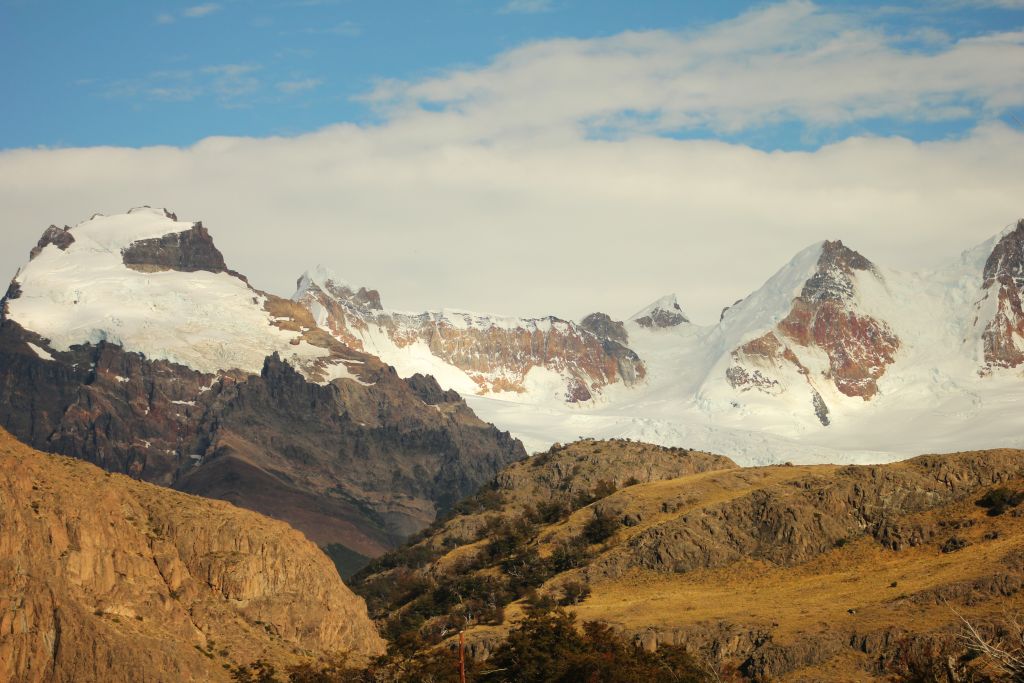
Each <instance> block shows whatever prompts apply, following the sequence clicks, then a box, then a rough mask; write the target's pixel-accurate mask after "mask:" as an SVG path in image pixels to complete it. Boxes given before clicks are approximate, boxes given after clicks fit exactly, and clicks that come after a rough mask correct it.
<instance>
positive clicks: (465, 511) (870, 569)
mask: <svg viewBox="0 0 1024 683" xmlns="http://www.w3.org/2000/svg"><path fill="white" fill-rule="evenodd" d="M1022 491H1024V452H1021V451H1016V450H992V451H984V452H969V453H956V454H950V455H942V456H922V457H919V458H915V459H913V460H909V461H906V462H902V463H895V464H891V465H884V466H870V467H868V466H865V467H839V466H806V467H793V466H776V467H763V468H751V469H739V468H736V467H735V466H734V465H733V464H732V463H731V462H730V461H728V460H727V459H725V458H720V457H717V456H712V455H709V454H703V453H695V452H689V451H685V450H680V449H664V448H660V447H656V446H648V445H645V444H637V443H630V442H625V441H610V442H594V441H580V442H577V443H574V444H571V445H567V446H556V447H555V448H553V449H552V450H551V451H549V452H548V453H546V454H542V455H540V456H537V457H536V458H534V459H531V460H530V461H528V462H523V463H518V464H516V465H513V466H512V467H510V468H508V469H507V470H506V471H505V472H503V473H502V474H501V475H499V477H498V478H497V480H496V482H495V484H494V485H493V486H491V487H488V488H486V489H485V490H483V491H481V492H480V493H479V494H478V495H477V496H475V497H473V498H471V499H469V500H467V501H464V502H463V503H462V504H461V505H459V506H458V508H457V511H458V514H456V515H455V516H453V517H451V518H450V519H448V520H445V521H443V522H439V523H437V524H435V525H434V526H433V527H432V528H431V529H429V530H427V532H425V533H424V534H423V535H422V536H421V537H420V538H418V539H415V540H414V542H413V543H411V544H410V545H408V546H407V547H405V548H403V549H402V550H400V551H397V552H396V553H392V554H389V555H386V556H384V557H383V558H380V559H379V560H378V561H376V562H375V563H373V564H372V565H371V566H370V567H368V568H367V569H366V570H364V571H363V572H362V573H360V574H359V575H357V577H356V578H355V579H354V582H353V587H354V589H355V590H356V591H357V592H359V593H360V594H362V595H363V596H364V597H366V599H367V602H368V604H369V606H370V610H371V615H372V616H374V617H376V618H377V619H378V620H379V623H380V624H381V626H382V632H383V633H384V634H385V635H386V637H388V638H389V640H390V641H391V647H392V652H395V653H405V654H412V653H415V652H420V653H422V652H425V651H430V650H431V648H437V647H440V648H441V649H440V650H438V651H444V650H445V648H446V647H450V646H451V645H452V638H453V634H454V633H457V632H458V631H459V630H463V631H464V633H465V638H466V641H467V647H468V651H469V653H470V655H471V656H472V657H473V658H474V659H477V660H479V661H480V662H481V664H480V665H479V666H478V668H477V670H478V671H482V672H486V671H487V670H488V667H487V661H488V659H489V658H491V657H493V656H494V655H495V653H498V654H499V655H501V656H503V654H502V653H503V652H504V651H503V650H501V646H502V643H503V642H504V641H505V639H506V638H507V636H508V635H509V633H510V632H511V633H519V632H520V630H521V628H522V625H523V624H524V620H527V622H528V621H529V619H528V616H529V615H534V618H535V617H536V615H537V614H543V613H545V612H549V611H550V610H551V609H553V608H556V607H557V606H559V605H561V606H562V608H564V609H568V610H571V611H573V612H574V613H575V614H576V616H577V622H578V623H579V624H582V623H584V622H600V623H602V624H605V625H607V626H608V627H610V628H611V630H612V631H613V632H614V633H616V634H618V635H619V636H620V637H622V638H624V639H625V640H626V641H628V642H631V643H634V644H635V645H636V646H637V647H638V648H639V649H640V650H642V651H652V652H653V651H661V650H665V649H666V648H669V649H671V648H673V647H676V648H679V649H683V650H686V651H687V652H689V653H690V654H691V655H692V656H693V658H694V660H695V661H696V662H698V663H699V664H701V665H702V666H705V667H706V668H708V669H709V670H710V669H713V670H715V671H716V672H717V675H719V676H722V677H726V678H728V677H729V676H735V677H737V678H745V679H753V680H793V681H849V680H853V679H856V680H894V678H893V677H894V676H895V677H897V678H896V679H897V680H915V678H914V676H915V675H920V676H923V677H919V678H918V679H917V680H931V679H929V678H928V677H927V676H928V675H932V674H927V673H925V674H921V673H920V671H918V673H916V674H915V671H917V669H918V668H920V667H927V666H932V665H934V666H942V667H947V666H948V667H951V669H950V670H953V669H955V670H956V671H958V672H961V673H957V674H956V675H958V676H959V675H963V676H966V675H967V674H964V673H962V672H964V671H967V670H968V669H970V668H974V669H977V670H978V671H981V669H980V668H979V667H982V665H983V664H984V661H983V659H982V658H974V657H972V656H971V655H970V653H968V651H967V649H966V647H965V646H964V644H963V643H962V642H960V641H958V640H957V634H958V633H959V632H960V631H961V629H962V622H961V621H960V616H958V615H962V616H963V617H964V618H966V619H968V620H969V621H970V622H972V623H975V624H978V625H979V627H980V628H981V629H982V631H983V633H984V634H986V635H989V636H991V637H993V638H999V637H1001V636H1000V628H1002V627H1004V626H1005V619H1004V617H1005V615H1006V614H1012V613H1015V612H1020V611H1021V610H1022V609H1024V594H1022V593H1021V588H1022V587H1024V525H1022V520H1021V514H1022V512H1024V506H1022V507H1017V505H1016V504H1017V503H1019V501H1020V500H1021V499H1022V498H1024V496H1022V495H1018V494H1019V492H1022ZM996 513H998V514H996ZM1003 630H1004V631H1005V629H1003ZM1005 635H1006V633H1003V634H1002V636H1005ZM506 650H507V646H506ZM476 675H479V674H476ZM934 675H935V676H938V675H939V674H938V673H935V674H934ZM973 675H975V678H973V679H971V678H966V677H964V678H961V679H960V680H988V679H986V678H984V675H983V673H978V672H976V673H975V674H973ZM901 676H902V679H901V678H899V677H901ZM481 680H494V679H493V678H490V677H486V676H485V677H484V678H482V679H481Z"/></svg>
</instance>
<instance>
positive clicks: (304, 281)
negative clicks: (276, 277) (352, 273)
mask: <svg viewBox="0 0 1024 683" xmlns="http://www.w3.org/2000/svg"><path fill="white" fill-rule="evenodd" d="M310 284H313V285H316V286H318V287H320V289H323V290H325V291H326V289H327V287H328V286H329V285H333V286H335V287H338V288H345V289H351V287H350V286H349V284H348V283H347V282H346V281H345V280H344V279H342V278H341V277H340V276H339V275H338V274H337V273H336V272H334V270H333V269H332V268H330V267H328V266H325V265H323V264H322V263H318V264H316V265H315V266H313V267H312V268H310V269H308V270H307V271H306V272H304V273H303V274H302V276H301V277H299V280H298V283H297V286H298V288H299V289H303V288H304V286H308V285H310Z"/></svg>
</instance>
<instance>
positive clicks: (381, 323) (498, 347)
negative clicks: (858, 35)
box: [293, 268, 646, 403]
mask: <svg viewBox="0 0 1024 683" xmlns="http://www.w3.org/2000/svg"><path fill="white" fill-rule="evenodd" d="M293 298H294V300H295V301H296V302H298V303H300V304H302V305H303V306H305V307H306V308H308V309H309V310H310V311H311V312H312V314H313V316H314V318H316V320H317V324H319V325H320V326H321V327H323V328H324V329H327V330H329V331H330V332H331V334H332V335H334V337H335V338H336V339H338V340H339V341H341V342H342V343H344V344H347V345H348V346H350V347H352V348H355V349H360V350H363V349H367V350H370V349H382V348H387V347H389V346H390V347H393V351H389V352H388V353H386V354H385V360H391V361H393V362H395V363H398V362H400V360H399V359H401V358H403V357H404V356H403V354H408V353H413V352H415V351H416V349H417V348H419V349H421V351H422V352H423V353H425V354H428V355H429V356H433V357H434V358H436V359H438V360H439V361H440V362H442V363H444V364H447V366H449V368H450V372H451V374H453V375H457V376H460V377H462V378H464V379H465V381H466V383H467V384H468V385H471V386H472V387H474V391H475V392H476V393H481V394H486V393H492V392H513V393H518V394H522V393H524V392H526V391H527V389H528V385H529V381H528V377H529V376H530V375H531V374H533V373H534V372H540V376H541V377H542V378H543V377H545V374H544V373H545V372H546V373H548V374H549V375H550V374H552V373H553V374H554V375H556V376H557V378H558V381H559V382H560V383H561V385H562V398H563V399H564V400H565V401H567V402H569V403H579V402H585V401H589V400H590V399H591V398H593V397H594V395H595V393H600V391H601V390H602V389H603V388H604V387H607V386H609V385H611V384H615V383H617V382H623V383H624V384H626V385H627V386H631V385H633V384H635V383H637V382H639V381H641V380H642V379H643V378H644V376H645V373H646V370H645V367H644V364H643V361H642V360H641V359H640V357H639V356H637V354H636V353H634V352H633V351H632V350H630V349H629V348H628V347H626V346H625V342H624V341H620V340H619V339H618V338H617V337H619V336H620V333H619V332H617V331H616V330H615V329H613V328H614V327H615V325H614V324H613V323H612V321H611V320H610V319H609V321H608V323H609V324H608V326H607V330H606V331H607V332H608V333H609V334H602V333H601V332H595V331H594V330H592V329H590V328H589V327H588V326H587V325H582V324H581V325H578V324H576V323H574V322H572V321H568V320H562V319H560V318H556V317H553V316H549V317H545V318H503V317H498V316H491V315H480V314H475V313H467V312H463V311H447V310H446V311H442V312H427V313H422V314H418V315H417V314H407V313H395V312H389V311H385V310H383V309H382V308H381V304H380V296H379V295H378V294H377V292H376V291H372V290H371V291H368V290H366V289H365V288H360V289H359V290H358V291H356V290H355V289H354V288H353V287H351V286H349V285H347V284H344V283H342V282H341V281H340V279H339V278H338V277H337V276H335V275H334V274H332V273H331V272H330V271H328V270H326V269H323V268H317V269H314V270H312V271H309V272H307V273H306V274H304V275H303V276H302V277H301V278H300V279H299V281H298V289H297V291H296V293H295V296H294V297H293ZM592 322H593V321H592ZM620 327H621V324H620ZM621 336H624V330H621ZM423 353H420V355H418V356H417V355H415V354H414V356H411V357H410V358H414V360H410V361H409V362H412V363H422V362H423V361H422V358H421V356H422V355H423ZM392 356H393V357H392Z"/></svg>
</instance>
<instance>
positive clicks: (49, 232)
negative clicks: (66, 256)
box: [29, 225, 75, 260]
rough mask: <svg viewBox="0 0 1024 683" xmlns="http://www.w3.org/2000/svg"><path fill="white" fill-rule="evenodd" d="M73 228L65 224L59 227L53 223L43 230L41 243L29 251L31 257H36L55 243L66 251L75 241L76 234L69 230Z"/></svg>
mask: <svg viewBox="0 0 1024 683" xmlns="http://www.w3.org/2000/svg"><path fill="white" fill-rule="evenodd" d="M70 230H71V228H69V227H68V226H66V225H65V226H64V227H63V228H58V227H57V226H56V225H51V226H50V227H48V228H47V229H46V231H45V232H43V236H42V237H40V238H39V243H38V244H36V246H34V247H32V251H31V252H30V253H29V259H30V260H31V259H34V258H35V257H36V256H39V254H40V253H41V252H42V251H43V249H45V248H46V247H48V246H49V245H51V244H53V245H56V247H57V248H58V249H60V250H61V251H66V250H67V248H68V247H69V246H71V244H72V243H73V242H74V241H75V238H74V236H73V235H72V234H71V233H70V232H69V231H70Z"/></svg>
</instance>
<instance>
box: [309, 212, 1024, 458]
mask: <svg viewBox="0 0 1024 683" xmlns="http://www.w3.org/2000/svg"><path fill="white" fill-rule="evenodd" d="M338 282H341V280H340V279H338V278H337V277H336V276H333V275H330V274H329V273H325V272H324V271H312V272H311V273H308V274H307V275H306V276H304V278H303V279H302V280H301V281H300V288H299V292H298V293H297V295H296V301H299V302H300V303H303V304H304V305H306V306H309V307H310V308H311V310H312V311H313V314H314V317H316V318H317V320H318V321H319V322H321V323H322V324H323V325H324V326H325V327H327V328H329V329H330V330H331V331H332V333H333V334H334V335H335V336H336V338H338V339H341V340H345V341H347V343H353V344H355V345H357V348H363V349H365V350H367V351H369V352H371V353H374V354H377V355H379V356H380V357H381V358H383V359H384V360H385V362H388V363H391V364H393V365H395V366H396V367H398V368H399V371H400V372H405V373H411V372H414V371H418V372H430V373H432V374H435V376H436V377H438V379H439V381H440V382H441V384H442V385H444V386H446V387H451V388H456V389H458V390H460V391H462V392H463V393H464V394H466V395H467V397H468V398H467V400H468V401H469V402H470V403H471V405H473V407H474V409H475V410H476V411H477V412H478V413H479V414H481V415H483V416H485V417H486V418H487V419H490V420H491V421H493V422H495V424H498V425H499V426H502V427H504V428H509V429H511V430H512V431H513V433H515V434H516V435H517V436H520V437H521V438H523V439H524V440H525V442H526V443H527V445H528V446H530V447H533V448H538V449H539V448H542V447H545V446H546V445H548V444H550V443H551V442H552V441H564V440H571V439H574V438H576V437H578V436H596V437H613V436H628V437H633V438H639V439H644V440H648V441H654V442H658V443H663V444H666V445H686V446H692V447H702V448H709V449H712V450H717V451H720V452H728V453H730V454H735V455H736V456H737V457H738V458H739V459H740V460H741V461H744V462H747V463H755V462H768V461H777V460H798V461H878V460H891V459H893V458H897V457H901V456H903V455H909V454H911V453H914V452H920V451H921V450H922V449H928V448H934V449H936V450H950V449H955V448H967V447H981V446H993V445H1019V444H1024V431H1022V430H1019V429H1018V428H1017V424H1018V423H1017V417H1016V414H1015V412H1014V403H1015V401H1016V400H1018V397H1020V396H1024V378H1022V377H1021V376H1020V372H1019V371H1018V370H1017V368H1018V367H1019V366H1020V365H1021V363H1022V362H1024V313H1022V308H1021V293H1020V288H1021V285H1022V283H1024V222H1022V223H1018V224H1017V225H1016V226H1011V227H1010V228H1008V229H1007V230H1005V231H1003V232H1002V233H1001V234H999V235H997V236H995V237H993V238H992V239H990V240H987V241H986V242H985V243H983V244H981V245H978V246H977V247H975V248H974V249H971V250H969V251H967V252H964V254H962V255H961V256H960V257H959V258H958V259H956V260H954V261H953V262H951V263H950V264H948V265H947V266H946V267H944V268H940V269H937V270H934V271H928V272H917V273H906V272H901V271H897V270H893V269H889V268H887V267H885V266H884V265H881V264H877V263H875V262H873V261H872V260H870V259H869V258H868V257H866V256H865V255H863V254H861V253H859V252H857V251H856V250H854V249H853V248H851V247H850V246H847V245H845V244H844V243H843V242H841V241H825V242H821V243H818V244H815V245H812V246H810V247H808V248H807V249H805V250H803V251H801V252H800V253H798V254H797V255H796V256H795V257H794V258H793V259H792V260H791V261H790V262H789V263H788V264H786V265H785V266H784V267H783V268H781V269H780V270H779V271H778V272H777V273H776V274H775V275H773V276H772V277H771V278H770V279H769V280H768V281H767V282H766V283H765V284H764V286H762V287H761V288H760V289H758V290H757V291H755V292H752V293H751V294H750V295H748V296H747V297H745V298H743V299H742V300H740V301H738V302H736V303H735V304H733V305H732V306H729V307H727V308H726V309H725V310H724V311H723V313H722V316H721V320H720V321H719V322H718V323H716V324H714V325H709V326H701V325H695V324H693V323H691V322H689V320H688V319H687V317H686V315H685V313H684V312H683V310H682V307H681V306H680V305H679V303H678V301H677V299H676V297H675V296H666V297H663V298H661V299H659V300H657V301H655V302H653V303H652V304H650V305H648V306H646V307H644V308H643V309H641V310H640V311H638V312H637V313H636V314H634V315H633V316H631V317H630V318H629V319H627V320H626V321H624V322H623V321H616V320H614V319H612V318H611V317H609V316H608V315H606V314H603V313H595V314H592V315H590V316H587V317H586V318H584V320H582V321H581V322H580V323H579V324H578V325H575V324H573V323H571V322H569V321H559V320H557V319H553V318H540V319H532V320H531V319H508V318H501V317H499V316H487V315H476V314H468V313H460V312H452V311H443V312H440V313H426V314H420V315H409V314H395V313H387V312H385V311H383V310H382V309H381V308H380V306H379V297H378V296H377V295H376V293H375V292H373V293H366V291H365V290H359V291H358V292H357V291H355V290H354V289H352V288H351V287H348V286H345V285H339V284H337V283H338ZM360 293H362V294H360ZM367 301H373V302H376V305H375V306H374V305H370V304H368V303H367ZM541 326H543V331H541V330H540V329H539V328H540V327H541ZM581 331H585V332H589V333H590V334H591V335H592V336H593V337H595V338H597V339H600V340H601V350H602V351H603V353H600V352H598V350H597V346H596V345H595V344H594V343H593V341H592V340H590V339H589V338H588V337H586V336H584V335H581ZM545 333H546V334H548V335H550V337H544V339H545V341H544V342H543V343H542V344H540V345H537V344H533V345H529V346H528V348H529V349H530V352H524V346H525V345H524V344H523V343H522V342H521V340H522V339H524V338H530V337H531V336H535V335H539V334H540V335H543V334H545ZM552 338H554V339H557V340H559V342H560V343H558V344H556V345H554V346H552V345H551V339H552ZM566 339H572V340H574V341H575V342H576V343H566V342H565V341H564V340H566ZM581 342H589V343H581ZM612 343H614V345H613V344H612ZM538 348H540V349H552V348H553V349H555V350H556V351H557V353H555V354H550V355H547V356H545V355H540V354H538V353H537V352H536V350H537V349H538ZM622 349H625V350H627V351H628V352H629V353H628V354H627V355H626V356H625V357H626V358H627V360H628V361H629V365H627V366H625V367H624V366H623V364H622V357H623V356H622ZM616 354H619V355H616ZM609 355H611V356H612V357H613V358H614V359H615V360H616V363H615V365H614V366H613V365H612V364H611V363H610V362H609V359H608V356H609ZM630 368H632V369H633V370H632V371H631V370H630ZM611 370H613V371H611ZM552 374H553V375H554V377H553V378H552V379H551V381H550V382H548V383H546V382H538V381H537V379H538V378H541V377H548V378H551V377H552ZM575 379H578V380H580V383H581V384H582V383H589V387H590V388H591V391H589V392H582V391H580V392H578V393H575V392H573V391H572V390H571V387H572V386H573V383H572V382H573V380H575ZM467 380H468V381H467Z"/></svg>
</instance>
